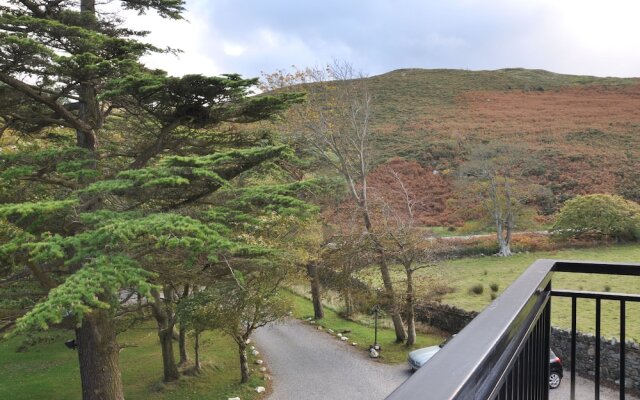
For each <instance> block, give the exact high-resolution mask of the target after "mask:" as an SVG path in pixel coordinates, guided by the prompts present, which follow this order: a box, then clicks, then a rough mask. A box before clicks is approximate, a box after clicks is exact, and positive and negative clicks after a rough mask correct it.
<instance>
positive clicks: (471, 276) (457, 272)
mask: <svg viewBox="0 0 640 400" xmlns="http://www.w3.org/2000/svg"><path fill="white" fill-rule="evenodd" d="M540 258H555V259H564V260H591V261H610V262H628V263H640V245H637V244H633V245H619V246H605V247H597V248H588V249H565V250H558V251H552V252H536V253H529V254H523V253H520V254H516V255H514V256H512V257H507V258H501V257H471V258H462V259H457V260H450V261H446V262H444V263H442V264H441V265H439V266H437V267H435V268H432V269H423V270H419V271H417V272H416V273H415V280H416V281H418V282H419V283H421V285H420V286H422V288H423V290H428V282H429V281H432V280H437V281H440V282H443V283H445V284H446V285H447V286H448V287H450V288H451V289H452V290H453V292H451V293H448V294H446V295H445V296H444V298H443V302H444V303H447V304H452V305H454V306H457V307H460V308H463V309H465V310H474V311H482V310H483V309H484V308H485V307H486V306H487V305H489V304H490V303H491V301H492V300H491V293H492V290H491V289H490V285H491V284H497V285H498V291H497V293H496V294H497V295H500V294H501V293H502V292H504V290H505V289H506V288H507V287H508V286H509V285H510V284H511V283H512V282H513V281H514V280H516V279H517V278H518V277H519V276H520V275H521V274H522V272H523V271H524V270H525V269H526V268H527V267H528V266H529V265H531V264H532V263H533V262H534V261H535V260H537V259H540ZM403 276H404V274H403V272H402V271H401V270H400V269H399V268H397V269H395V270H394V277H395V281H396V285H398V287H401V285H403V284H404V283H403V281H402V280H403ZM361 277H363V278H366V279H367V280H368V281H369V282H370V284H372V285H374V286H376V285H377V286H380V285H381V282H380V273H379V272H378V271H377V269H375V268H371V269H370V270H367V271H366V272H365V273H363V274H361ZM552 283H553V287H554V289H573V290H593V291H602V292H604V291H611V292H619V293H633V294H638V293H640V277H629V276H607V275H590V274H569V273H557V274H556V275H555V276H554V277H553V282H552ZM474 285H482V286H483V288H484V291H483V293H482V294H480V295H477V294H472V293H470V291H469V289H470V288H471V287H472V286H474ZM570 306H571V300H569V299H563V298H554V299H553V300H552V323H553V325H554V326H558V327H562V328H569V327H570V326H571V325H570V324H571V309H570ZM637 315H640V304H637V303H629V304H627V316H628V317H627V321H626V322H627V338H629V339H634V340H636V341H640V319H638V318H636V317H635V316H637ZM577 324H578V330H580V331H582V332H591V333H594V331H595V301H594V300H586V299H584V300H578V311H577ZM618 329H619V303H618V302H613V301H603V302H602V334H603V335H604V336H606V337H617V336H618V335H619V331H618Z"/></svg>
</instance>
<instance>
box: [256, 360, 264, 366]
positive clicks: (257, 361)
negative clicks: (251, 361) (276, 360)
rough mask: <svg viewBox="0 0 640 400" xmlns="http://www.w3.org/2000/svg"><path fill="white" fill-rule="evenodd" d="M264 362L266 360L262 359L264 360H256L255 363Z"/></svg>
mask: <svg viewBox="0 0 640 400" xmlns="http://www.w3.org/2000/svg"><path fill="white" fill-rule="evenodd" d="M263 362H264V361H262V360H256V361H255V363H256V364H258V365H262V363H263Z"/></svg>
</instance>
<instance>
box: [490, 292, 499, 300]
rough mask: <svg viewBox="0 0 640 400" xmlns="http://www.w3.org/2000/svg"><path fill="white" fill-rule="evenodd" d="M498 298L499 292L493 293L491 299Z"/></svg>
mask: <svg viewBox="0 0 640 400" xmlns="http://www.w3.org/2000/svg"><path fill="white" fill-rule="evenodd" d="M497 298H498V294H497V293H491V300H492V301H493V300H495V299H497Z"/></svg>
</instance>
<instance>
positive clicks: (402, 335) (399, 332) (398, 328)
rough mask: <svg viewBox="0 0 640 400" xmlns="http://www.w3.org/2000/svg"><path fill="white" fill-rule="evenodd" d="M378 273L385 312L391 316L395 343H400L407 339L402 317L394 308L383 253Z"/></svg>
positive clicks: (393, 297)
mask: <svg viewBox="0 0 640 400" xmlns="http://www.w3.org/2000/svg"><path fill="white" fill-rule="evenodd" d="M381 253H382V252H381ZM380 273H381V274H382V282H383V283H384V291H385V295H386V299H385V300H386V303H387V310H388V312H389V315H391V321H393V329H394V330H395V332H396V343H402V342H404V341H405V340H406V339H407V333H406V332H405V330H404V325H403V323H402V317H401V316H400V312H399V310H398V307H396V296H395V292H394V290H393V283H392V281H391V274H389V266H388V265H387V261H386V260H385V259H384V253H382V256H381V259H380Z"/></svg>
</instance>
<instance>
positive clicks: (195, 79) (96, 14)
mask: <svg viewBox="0 0 640 400" xmlns="http://www.w3.org/2000/svg"><path fill="white" fill-rule="evenodd" d="M120 3H121V5H122V7H124V8H128V9H133V10H136V11H139V12H141V13H143V12H147V11H155V12H157V13H158V14H160V15H161V16H163V17H166V18H176V19H179V18H180V14H181V12H182V11H183V3H182V1H178V0H127V1H121V2H120ZM143 37H144V33H143V32H135V31H132V30H130V29H127V28H124V27H123V26H122V21H121V20H120V19H119V18H118V17H117V16H114V15H113V13H106V12H104V10H100V9H99V7H98V6H97V3H96V2H95V0H80V1H77V0H75V1H65V0H19V1H10V2H9V3H8V4H7V5H3V6H0V94H1V95H2V96H1V97H2V99H0V118H1V120H2V122H3V127H2V128H0V129H1V131H0V132H1V134H2V135H4V138H5V139H4V140H7V135H9V136H10V137H11V138H16V137H19V138H20V139H21V140H20V141H18V142H16V144H15V145H14V146H11V147H9V146H5V147H3V148H2V153H0V201H1V202H2V203H3V204H2V205H1V206H0V218H1V220H0V230H2V233H3V235H2V236H1V238H0V257H2V258H3V260H4V261H5V262H4V264H5V265H8V266H9V267H8V268H5V269H3V270H2V271H0V273H2V274H3V275H4V276H5V278H4V279H3V280H2V281H1V282H0V288H6V287H7V285H9V286H11V287H14V288H15V285H19V286H20V288H21V290H24V295H25V297H29V299H30V301H33V302H34V304H35V305H34V306H33V307H32V308H30V309H28V310H26V309H25V310H22V311H23V312H20V313H18V314H15V315H14V316H19V315H20V314H24V315H23V316H21V317H20V318H19V319H17V320H16V321H15V327H16V330H15V331H16V332H29V331H33V330H37V329H43V328H48V327H50V326H56V327H62V328H69V329H74V330H75V334H76V342H77V345H78V355H79V361H80V374H81V383H82V392H83V398H84V399H122V398H123V391H122V382H121V378H120V371H119V367H118V352H119V350H120V348H119V346H118V343H117V341H116V326H115V316H116V312H117V310H118V308H119V307H120V301H121V295H122V293H125V292H124V291H126V292H131V291H136V292H138V293H140V294H141V295H142V296H147V298H149V299H150V300H153V298H155V299H156V301H162V299H161V298H160V296H159V295H158V294H159V293H161V292H160V291H159V290H160V288H162V287H163V286H164V287H165V288H167V287H171V285H173V284H174V283H176V282H174V281H172V280H174V279H179V281H178V282H177V283H180V284H188V283H190V282H189V279H198V278H197V274H198V271H202V270H203V269H205V268H206V266H207V265H208V264H211V263H216V262H219V261H220V259H219V257H220V256H221V255H223V254H224V255H225V257H226V255H228V256H229V257H238V258H251V257H263V256H265V255H267V254H268V253H269V251H270V249H268V248H267V246H261V245H260V243H251V242H250V241H246V240H243V238H242V235H238V234H237V233H238V230H239V229H240V230H241V229H242V227H243V226H245V225H246V226H251V224H252V223H254V224H255V223H258V222H259V221H260V219H259V218H258V216H259V215H260V214H264V213H265V212H268V213H276V214H283V215H284V214H293V215H302V214H304V213H305V212H306V211H308V210H309V208H308V207H307V206H306V205H305V204H304V203H303V202H301V201H300V200H298V199H297V198H296V197H295V194H296V191H297V190H299V189H300V188H301V186H304V184H300V183H298V184H295V185H286V184H284V185H282V184H278V185H261V184H259V183H256V182H259V181H256V180H253V181H251V182H253V184H249V185H247V184H246V182H243V181H242V179H243V177H244V176H246V175H247V174H249V175H250V174H259V173H263V172H265V171H267V170H269V169H277V164H278V160H281V159H282V158H283V157H286V156H287V153H288V151H287V149H286V148H285V147H283V146H280V145H277V143H275V142H274V140H273V138H272V136H271V135H270V134H269V133H268V132H266V131H264V130H260V131H258V132H254V133H250V134H248V133H241V132H240V131H238V130H237V129H236V128H235V126H236V125H237V124H239V123H245V122H256V121H260V120H264V119H268V118H270V117H272V116H274V115H275V114H277V112H278V111H280V110H282V109H284V108H285V107H286V106H287V105H288V104H290V103H291V102H294V101H297V100H299V96H296V95H283V96H280V97H270V96H261V97H260V96H258V97H248V95H249V94H250V90H251V87H252V86H253V85H255V84H256V80H252V79H249V80H247V79H242V78H241V77H239V76H238V75H226V76H222V77H204V76H199V75H194V76H186V77H182V78H174V77H169V76H167V75H166V74H165V73H163V72H162V71H154V70H149V69H147V68H145V66H144V65H142V64H141V63H140V61H139V59H140V57H141V56H142V55H144V54H146V53H148V52H151V51H159V50H158V49H156V48H154V47H153V46H150V45H148V44H145V43H144V42H142V38H143ZM0 138H2V136H0ZM168 260H171V261H173V262H174V265H172V266H175V264H176V263H177V265H179V267H180V268H179V269H181V270H183V271H184V273H183V274H178V276H179V278H176V274H175V273H174V272H175V268H167V267H168V266H169V264H170V263H168V262H167V261H168ZM32 284H37V285H38V286H39V287H40V289H39V290H37V291H36V290H33V286H30V285H32ZM25 288H26V289H25ZM165 291H166V290H165ZM166 296H167V294H165V297H166ZM169 300H171V299H169ZM25 312H26V313H25ZM14 319H15V318H14ZM12 324H13V321H10V322H9V323H7V324H5V326H6V327H8V326H11V325H12ZM163 333H164V334H166V333H167V332H163V331H162V329H159V334H160V335H161V338H162V334H163ZM169 350H170V349H169ZM169 361H170V360H169ZM169 375H170V376H167V369H166V368H165V379H167V380H171V379H174V378H175V377H176V376H175V374H173V375H172V374H169Z"/></svg>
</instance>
